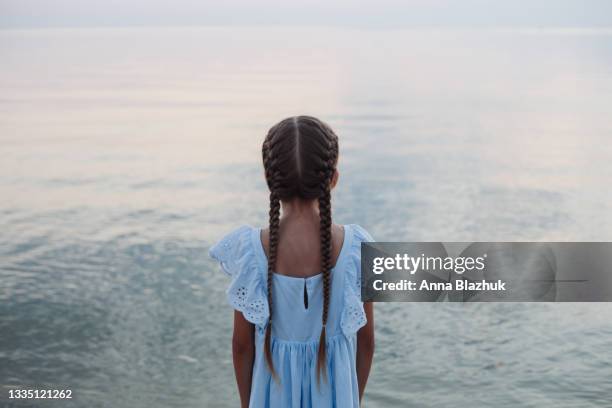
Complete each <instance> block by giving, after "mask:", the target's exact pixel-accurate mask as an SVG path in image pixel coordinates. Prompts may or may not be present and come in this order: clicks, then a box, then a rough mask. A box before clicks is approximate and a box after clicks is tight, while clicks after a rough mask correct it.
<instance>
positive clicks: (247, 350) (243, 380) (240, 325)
mask: <svg viewBox="0 0 612 408" xmlns="http://www.w3.org/2000/svg"><path fill="white" fill-rule="evenodd" d="M232 354H233V358H234V372H235V374H236V383H237V384H238V393H239V394H240V404H241V406H242V408H246V407H248V406H249V399H250V397H251V380H252V377H253V361H254V359H255V326H254V325H253V324H252V323H250V322H249V321H248V320H246V319H245V318H244V316H243V315H242V313H241V312H238V311H236V310H235V311H234V334H233V336H232Z"/></svg>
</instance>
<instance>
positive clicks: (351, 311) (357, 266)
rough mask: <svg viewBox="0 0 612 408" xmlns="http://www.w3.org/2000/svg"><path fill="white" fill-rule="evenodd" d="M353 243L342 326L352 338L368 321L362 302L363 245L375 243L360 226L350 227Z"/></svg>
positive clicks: (347, 269) (344, 331)
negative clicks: (363, 243) (364, 243)
mask: <svg viewBox="0 0 612 408" xmlns="http://www.w3.org/2000/svg"><path fill="white" fill-rule="evenodd" d="M349 227H350V234H351V242H350V243H349V244H350V247H349V248H348V250H349V253H348V259H347V264H346V271H345V272H346V273H345V280H344V291H345V292H344V309H343V311H342V317H341V320H340V326H341V327H342V332H343V333H344V335H345V336H347V337H348V336H351V335H352V334H354V333H356V332H357V330H359V329H360V328H362V327H363V326H365V324H366V322H367V320H366V316H365V311H364V309H363V302H361V243H362V242H373V241H374V239H373V238H372V236H371V235H370V234H369V233H368V232H367V231H366V230H365V229H363V228H362V227H361V226H359V225H354V224H352V225H350V226H349Z"/></svg>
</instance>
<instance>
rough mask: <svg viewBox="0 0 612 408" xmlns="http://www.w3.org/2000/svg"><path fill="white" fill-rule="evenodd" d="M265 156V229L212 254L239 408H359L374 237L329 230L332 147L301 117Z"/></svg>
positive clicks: (272, 140) (271, 137)
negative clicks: (366, 265) (223, 277)
mask: <svg viewBox="0 0 612 408" xmlns="http://www.w3.org/2000/svg"><path fill="white" fill-rule="evenodd" d="M262 151H263V165H264V169H265V175H266V182H267V184H268V188H269V189H270V223H269V227H268V228H267V229H265V230H261V229H258V228H252V227H248V226H243V227H241V228H238V229H237V230H235V231H234V232H232V233H230V234H229V235H227V236H226V237H225V238H223V239H222V240H221V241H220V242H219V243H218V244H216V245H215V246H213V247H212V248H211V249H210V255H211V256H212V257H213V258H214V259H216V260H218V261H219V262H220V263H221V266H222V268H223V270H224V271H225V272H226V273H228V274H229V275H230V276H231V277H232V283H231V284H230V286H229V288H228V290H227V296H228V300H229V303H230V304H231V305H232V306H233V307H234V309H235V312H234V334H233V341H232V350H233V358H234V369H235V374H236V381H237V383H238V391H239V393H240V400H241V402H242V407H255V408H260V407H280V408H307V407H316V408H320V407H321V408H324V407H358V406H359V403H360V401H361V397H362V395H363V391H364V389H365V385H366V382H367V379H368V374H369V372H370V366H371V364H372V356H373V354H374V320H373V310H372V304H371V303H366V304H365V305H364V304H363V303H362V302H361V299H360V291H361V289H360V286H361V265H360V262H361V261H360V251H361V242H362V241H372V238H371V237H370V235H369V234H368V233H367V232H366V231H365V230H364V229H363V228H361V227H359V226H358V225H344V226H340V225H336V224H333V223H332V219H331V190H332V189H333V188H334V187H335V185H336V183H337V182H338V170H337V163H338V138H337V136H336V135H335V134H334V132H333V131H332V130H331V129H330V128H329V126H327V125H326V124H325V123H323V122H321V121H320V120H318V119H316V118H313V117H310V116H298V117H293V118H288V119H285V120H283V121H281V122H280V123H278V124H277V125H275V126H274V127H272V128H271V129H270V131H269V132H268V135H267V137H266V139H265V141H264V143H263V149H262ZM281 209H282V217H281V215H280V214H281Z"/></svg>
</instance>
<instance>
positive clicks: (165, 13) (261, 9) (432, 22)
mask: <svg viewBox="0 0 612 408" xmlns="http://www.w3.org/2000/svg"><path fill="white" fill-rule="evenodd" d="M140 25H162V26H181V25H325V26H363V27H375V28H398V27H414V26H449V27H456V26H459V27H481V26H502V27H505V26H521V27H612V1H611V0H377V1H371V0H298V1H290V0H285V1H281V0H263V1H256V0H0V27H5V28H6V27H55V26H59V27H62V26H63V27H74V26H140Z"/></svg>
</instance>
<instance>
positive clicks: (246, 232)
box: [208, 225, 259, 276]
mask: <svg viewBox="0 0 612 408" xmlns="http://www.w3.org/2000/svg"><path fill="white" fill-rule="evenodd" d="M258 231H259V229H257V228H254V227H251V226H250V225H242V226H240V227H238V228H236V229H234V230H232V231H231V232H229V233H227V234H226V235H225V236H223V237H222V238H221V239H220V240H219V241H218V242H217V243H216V244H214V245H213V246H211V247H210V249H209V250H208V254H209V255H210V257H211V258H213V259H215V260H216V261H218V262H219V264H220V265H221V268H222V269H223V271H224V272H225V273H227V274H228V275H230V276H235V275H236V274H237V273H239V272H240V271H241V269H243V268H244V267H245V266H247V264H248V263H251V262H256V260H257V251H256V249H257V248H256V247H255V245H254V238H255V235H256V234H257V232H258Z"/></svg>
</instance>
